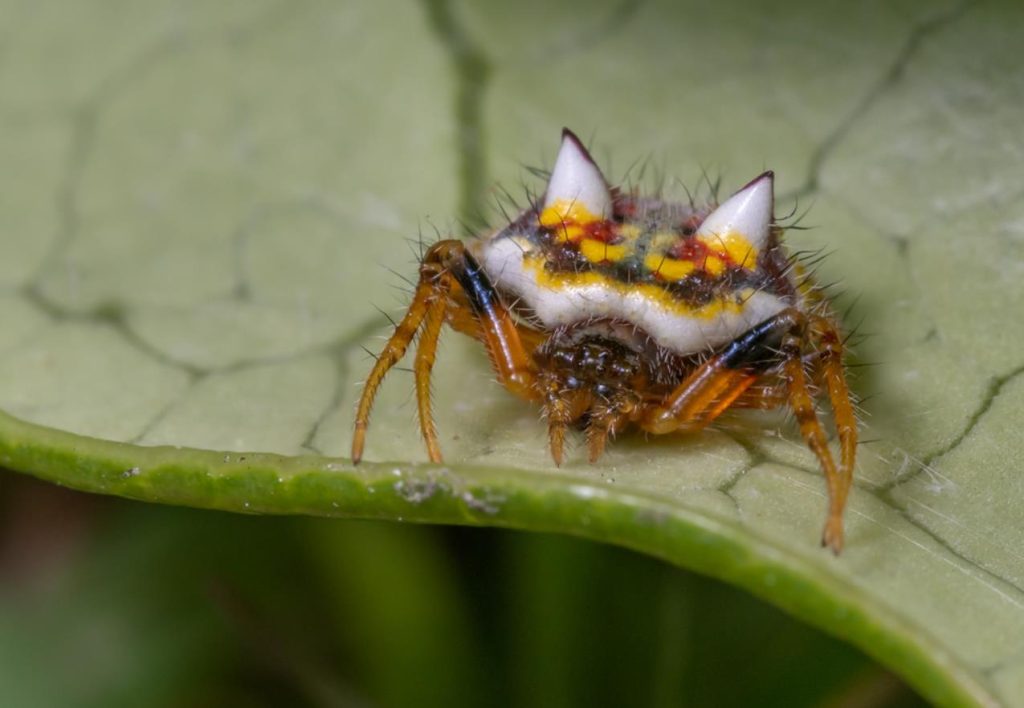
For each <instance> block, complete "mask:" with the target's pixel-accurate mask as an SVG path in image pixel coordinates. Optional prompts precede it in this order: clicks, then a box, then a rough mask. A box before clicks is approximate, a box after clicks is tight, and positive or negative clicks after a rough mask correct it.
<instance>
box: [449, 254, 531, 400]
mask: <svg viewBox="0 0 1024 708" xmlns="http://www.w3.org/2000/svg"><path fill="white" fill-rule="evenodd" d="M442 244H448V245H447V246H446V248H447V249H448V250H449V254H448V258H449V261H450V262H451V266H450V267H451V269H452V275H453V276H454V277H455V280H456V281H457V282H458V284H459V285H460V286H461V287H462V291H463V292H464V293H465V296H466V300H468V302H469V306H470V309H471V310H472V312H473V314H474V315H475V316H476V318H477V321H478V322H479V326H480V331H481V335H482V336H480V338H481V339H482V340H483V342H484V344H485V345H486V347H487V354H488V356H489V357H490V359H491V366H492V367H493V368H494V372H495V373H496V374H497V375H498V383H500V384H501V385H503V386H504V387H505V388H507V389H508V390H509V391H511V392H512V393H514V394H516V395H517V396H519V397H520V398H525V399H527V400H531V401H536V400H539V399H540V392H539V391H538V388H537V375H536V372H535V370H534V366H533V360H532V359H531V358H530V356H529V355H528V354H527V352H526V348H525V347H524V345H523V340H522V338H521V337H520V329H519V327H518V325H517V324H516V322H515V320H514V319H513V317H512V314H511V313H510V312H509V311H508V309H507V308H506V307H505V305H504V304H503V303H502V302H501V299H500V298H499V297H498V293H497V291H496V290H495V289H494V286H493V285H492V284H491V282H490V280H489V279H488V277H487V274H486V273H484V271H483V269H482V268H481V267H480V264H479V263H477V262H476V259H475V258H473V256H472V254H470V253H469V252H468V251H466V246H465V244H463V243H462V242H461V241H441V242H439V243H438V244H435V246H434V247H435V248H436V247H437V246H440V245H442Z"/></svg>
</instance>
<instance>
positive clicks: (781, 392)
mask: <svg viewBox="0 0 1024 708" xmlns="http://www.w3.org/2000/svg"><path fill="white" fill-rule="evenodd" d="M787 403H789V391H788V390H787V388H786V384H785V382H780V383H774V384H759V385H754V386H751V387H750V388H748V389H747V390H746V391H744V392H743V393H742V394H741V395H740V396H739V397H738V398H737V399H736V400H735V401H733V404H732V407H733V408H753V409H757V410H772V409H773V408H781V407H782V406H784V405H786V404H787Z"/></svg>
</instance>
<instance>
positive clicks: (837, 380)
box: [811, 316, 858, 553]
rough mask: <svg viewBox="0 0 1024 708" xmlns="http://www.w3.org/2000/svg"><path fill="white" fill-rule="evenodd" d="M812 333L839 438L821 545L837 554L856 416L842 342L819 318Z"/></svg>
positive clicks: (853, 458)
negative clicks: (837, 459)
mask: <svg viewBox="0 0 1024 708" xmlns="http://www.w3.org/2000/svg"><path fill="white" fill-rule="evenodd" d="M811 330H812V332H813V334H814V336H816V337H817V338H818V341H819V342H820V345H821V351H822V362H821V372H822V377H823V378H824V380H825V384H826V387H827V389H828V397H829V403H830V404H831V406H832V412H833V415H834V417H835V425H836V433H837V434H838V436H839V470H838V472H837V474H836V475H835V479H831V478H830V479H829V515H828V521H827V522H826V524H825V531H824V533H823V535H822V541H821V542H822V544H823V545H827V546H828V547H830V548H831V549H832V550H833V551H834V552H836V553H838V552H839V551H840V550H841V549H842V547H843V510H844V509H845V508H846V499H847V497H848V496H849V493H850V487H851V485H852V484H853V468H854V465H855V463H856V455H857V435H858V430H857V416H856V413H855V412H854V409H853V399H852V396H851V394H850V388H849V386H848V384H847V382H846V373H845V371H844V369H843V340H842V337H841V335H840V333H839V330H838V329H837V327H836V326H835V324H834V323H833V322H832V321H831V320H829V319H827V318H825V317H821V316H815V317H813V318H812V319H811Z"/></svg>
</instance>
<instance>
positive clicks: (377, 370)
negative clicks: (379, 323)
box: [352, 259, 444, 463]
mask: <svg viewBox="0 0 1024 708" xmlns="http://www.w3.org/2000/svg"><path fill="white" fill-rule="evenodd" d="M428 265H430V266H433V265H434V264H432V263H428V262H427V261H426V259H425V260H424V263H423V266H422V267H421V268H420V280H419V282H418V283H417V284H416V292H415V293H414V294H413V297H412V302H411V303H410V304H409V309H408V310H406V312H405V316H404V317H403V318H402V321H401V322H399V323H398V325H397V326H396V327H395V331H394V333H393V334H392V335H391V337H390V338H389V339H388V341H387V344H385V345H384V349H382V350H381V353H380V355H379V356H378V357H377V361H376V363H375V364H374V365H373V369H372V370H371V371H370V375H369V376H368V377H367V378H366V383H365V384H364V385H363V394H362V396H360V398H359V404H358V406H357V407H356V422H355V429H354V430H353V433H352V462H353V463H358V462H359V460H361V459H362V457H363V447H364V445H365V444H366V428H367V426H368V425H369V423H370V411H371V410H372V409H373V400H374V398H376V396H377V390H378V389H379V388H380V384H381V382H382V381H383V380H384V377H385V376H386V375H387V373H388V371H389V370H390V369H391V367H393V366H394V365H395V364H397V363H398V362H399V360H401V358H402V357H403V356H405V352H406V349H408V348H409V343H410V342H411V341H412V339H413V337H415V336H416V332H417V331H419V328H420V325H421V324H422V323H423V318H424V317H425V316H426V315H427V312H428V310H430V309H431V308H432V307H433V305H434V303H435V302H437V301H440V302H442V303H443V302H444V300H443V291H442V289H441V283H440V282H439V276H440V273H438V272H437V271H436V269H435V268H433V267H430V268H428Z"/></svg>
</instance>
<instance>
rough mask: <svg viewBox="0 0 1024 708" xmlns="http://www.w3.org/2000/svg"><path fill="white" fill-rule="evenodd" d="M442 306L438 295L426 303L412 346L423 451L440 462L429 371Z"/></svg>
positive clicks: (432, 365) (431, 365)
mask: <svg viewBox="0 0 1024 708" xmlns="http://www.w3.org/2000/svg"><path fill="white" fill-rule="evenodd" d="M445 275H447V274H445ZM446 309H447V303H446V302H445V300H444V299H442V298H438V299H437V300H434V301H433V302H431V303H430V306H429V307H428V308H427V313H426V315H425V316H424V318H423V324H422V331H421V332H420V341H419V346H417V347H416V359H415V363H414V364H413V371H414V372H415V379H416V406H417V409H418V410H419V417H420V432H421V433H422V434H423V441H424V442H425V443H426V445H427V455H428V456H429V457H430V461H431V462H441V447H440V446H439V445H438V443H437V426H435V425H434V415H433V413H432V412H431V409H430V373H431V370H432V369H433V368H434V358H435V355H436V354H437V340H438V338H439V337H440V335H441V326H442V325H443V324H444V318H445V310H446Z"/></svg>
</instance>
